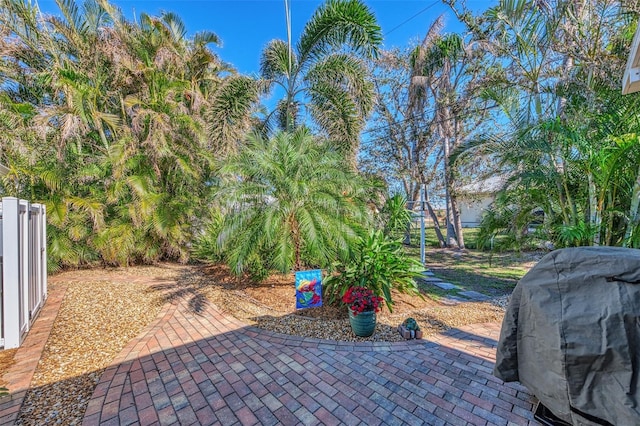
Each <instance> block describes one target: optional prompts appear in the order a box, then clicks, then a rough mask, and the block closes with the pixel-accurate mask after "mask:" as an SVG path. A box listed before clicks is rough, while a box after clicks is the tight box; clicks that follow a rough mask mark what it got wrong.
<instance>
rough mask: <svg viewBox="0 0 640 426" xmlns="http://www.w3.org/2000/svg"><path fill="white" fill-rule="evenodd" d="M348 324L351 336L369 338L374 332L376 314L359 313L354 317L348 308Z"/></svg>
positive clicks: (368, 312) (371, 312)
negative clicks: (351, 332) (349, 324)
mask: <svg viewBox="0 0 640 426" xmlns="http://www.w3.org/2000/svg"><path fill="white" fill-rule="evenodd" d="M349 322H350V323H351V330H353V334H355V335H356V336H360V337H369V336H371V335H372V334H373V332H374V331H375V330H376V313H375V311H365V312H360V313H359V314H358V315H354V314H353V311H352V310H351V308H349Z"/></svg>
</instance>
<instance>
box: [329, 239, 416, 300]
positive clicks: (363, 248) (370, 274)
mask: <svg viewBox="0 0 640 426" xmlns="http://www.w3.org/2000/svg"><path fill="white" fill-rule="evenodd" d="M337 270H338V274H336V275H333V276H330V277H329V278H327V279H326V280H325V288H326V293H327V295H328V296H329V298H330V299H331V300H335V299H336V298H339V297H342V296H343V295H344V294H345V293H346V292H347V290H348V289H349V288H351V287H354V286H359V287H366V288H369V289H371V290H372V291H373V292H374V293H375V294H376V295H378V296H381V297H382V298H383V299H384V301H385V303H386V305H387V307H388V308H389V311H391V312H393V299H392V297H391V290H393V289H395V290H397V291H399V292H401V293H406V294H415V295H420V290H419V289H418V285H417V284H416V281H415V278H417V277H418V276H419V275H420V272H421V271H422V266H421V265H420V263H419V262H418V261H416V260H415V259H412V258H410V257H408V256H407V255H406V254H405V253H404V252H403V251H402V245H401V244H400V243H399V242H398V241H395V240H392V239H390V238H389V237H387V236H386V235H385V234H384V232H382V231H381V230H372V231H370V232H369V234H367V235H366V236H365V237H364V238H362V239H361V240H360V241H359V243H358V244H357V245H356V247H355V250H354V252H353V255H352V257H351V259H350V260H349V261H347V262H345V263H341V264H338V265H337Z"/></svg>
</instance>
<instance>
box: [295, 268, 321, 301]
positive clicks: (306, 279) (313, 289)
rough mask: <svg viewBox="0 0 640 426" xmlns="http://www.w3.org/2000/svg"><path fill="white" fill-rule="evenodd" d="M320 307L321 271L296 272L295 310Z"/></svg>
mask: <svg viewBox="0 0 640 426" xmlns="http://www.w3.org/2000/svg"><path fill="white" fill-rule="evenodd" d="M318 306H322V271H321V270H320V269H314V270H311V271H298V272H296V309H304V308H316V307H318Z"/></svg>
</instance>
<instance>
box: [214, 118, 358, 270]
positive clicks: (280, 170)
mask: <svg viewBox="0 0 640 426" xmlns="http://www.w3.org/2000/svg"><path fill="white" fill-rule="evenodd" d="M222 175H223V177H224V182H223V184H222V185H221V188H220V191H219V193H218V195H219V196H220V197H221V198H222V199H223V200H224V206H225V207H226V209H227V215H226V218H225V223H224V225H223V226H222V230H221V231H220V235H219V243H220V244H221V246H222V247H223V249H224V251H225V252H226V254H227V259H228V261H229V263H230V265H231V267H232V269H233V270H234V271H235V272H236V273H241V272H243V271H245V270H246V269H251V268H252V267H255V266H256V264H257V265H258V266H259V267H262V268H267V269H278V270H280V271H282V272H289V271H291V269H292V268H294V269H301V268H302V267H304V266H305V265H306V266H322V267H327V266H330V264H331V262H332V261H333V260H335V259H336V257H337V258H345V256H347V255H348V253H349V247H350V242H352V241H353V239H354V238H355V237H356V236H357V234H358V232H359V230H360V229H361V227H362V226H363V225H364V224H365V223H366V222H367V220H368V216H367V214H366V206H365V203H364V201H363V195H364V194H363V191H362V190H363V186H362V185H361V184H359V179H358V177H357V176H356V175H355V174H353V173H352V172H351V171H350V170H349V168H348V167H347V166H346V164H345V162H344V159H342V158H341V156H340V155H339V154H338V153H337V152H335V150H334V149H332V148H331V147H330V146H329V145H328V144H327V143H326V142H324V143H323V142H321V141H319V140H317V139H316V138H314V137H313V136H312V135H311V133H310V131H309V130H308V129H307V128H305V127H299V128H298V129H296V130H295V131H294V132H292V133H289V132H280V133H278V134H276V135H275V136H274V137H272V138H271V139H268V140H266V139H263V138H262V137H261V136H258V135H254V136H252V137H250V138H249V139H248V141H247V143H246V146H245V148H244V149H243V150H242V152H240V153H238V154H235V155H233V156H231V157H230V158H229V160H228V163H227V164H225V165H224V166H223V167H222Z"/></svg>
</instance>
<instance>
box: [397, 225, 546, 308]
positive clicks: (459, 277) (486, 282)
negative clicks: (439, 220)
mask: <svg viewBox="0 0 640 426" xmlns="http://www.w3.org/2000/svg"><path fill="white" fill-rule="evenodd" d="M477 234H478V230H477V229H473V228H466V229H465V234H464V236H465V243H466V244H467V246H468V247H475V246H476V244H475V238H476V236H477ZM405 247H406V250H407V253H409V255H411V256H412V257H415V258H416V259H420V234H419V231H418V232H413V233H412V238H411V244H409V245H407V246H405ZM425 247H426V251H425V267H426V268H428V269H430V270H431V271H432V272H433V273H434V274H435V276H436V277H438V278H441V279H442V280H444V281H446V282H449V283H451V284H455V285H457V286H458V287H460V289H454V290H442V289H440V288H438V287H435V286H432V285H421V287H422V289H423V290H424V291H425V292H426V293H427V294H429V295H430V296H432V297H434V298H436V299H437V298H440V297H442V296H446V295H456V294H457V293H459V292H460V291H465V290H473V291H477V292H480V293H483V294H485V295H487V296H491V297H494V296H502V295H505V294H509V293H511V291H512V290H513V288H514V287H515V285H516V283H517V282H518V280H519V279H520V278H522V276H524V274H526V273H527V271H528V270H529V269H530V268H531V267H532V266H533V265H535V264H536V263H537V261H538V260H539V259H540V258H541V257H542V256H543V255H544V254H545V253H543V252H534V253H513V252H502V253H495V252H493V253H492V252H490V251H480V250H476V249H473V248H472V249H467V250H463V251H458V250H451V249H441V248H439V247H438V240H437V239H436V236H435V232H434V231H433V229H427V230H426V232H425Z"/></svg>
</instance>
